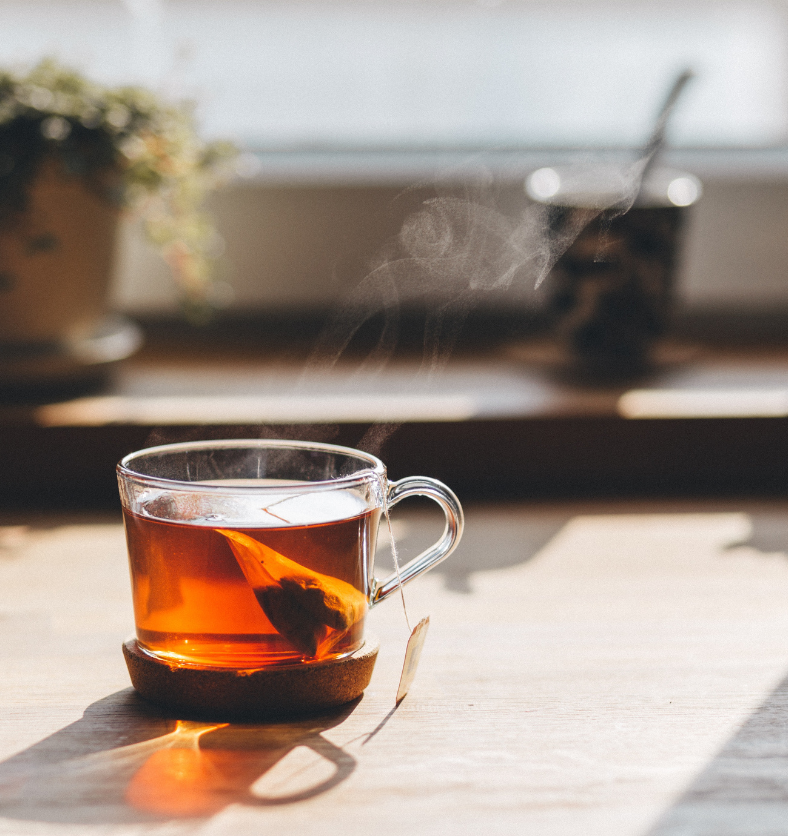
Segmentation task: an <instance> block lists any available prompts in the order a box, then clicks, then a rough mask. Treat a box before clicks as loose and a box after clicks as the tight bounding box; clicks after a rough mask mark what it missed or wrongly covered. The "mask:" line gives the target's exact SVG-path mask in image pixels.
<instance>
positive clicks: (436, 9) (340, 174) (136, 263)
mask: <svg viewBox="0 0 788 836" xmlns="http://www.w3.org/2000/svg"><path fill="white" fill-rule="evenodd" d="M0 9H1V10H2V17H3V27H2V31H0V64H2V65H6V66H12V67H14V66H19V65H25V64H28V65H29V64H32V63H34V62H35V61H37V60H39V59H40V58H41V57H42V56H45V55H51V56H55V57H57V58H59V59H60V60H61V61H62V62H64V63H66V64H70V65H73V66H76V67H78V68H79V69H81V70H83V71H84V72H86V73H87V74H88V75H90V76H91V77H94V78H96V79H97V80H99V81H102V82H106V83H111V84H126V83H140V84H144V85H146V86H149V87H151V88H152V89H154V90H157V91H160V92H162V93H164V94H166V95H168V96H171V97H173V98H176V99H189V100H192V101H194V102H195V104H196V115H197V118H198V123H199V125H200V126H201V130H202V133H203V135H205V136H206V138H215V137H222V138H230V139H232V140H234V141H235V142H237V143H238V144H239V145H240V147H241V148H242V149H243V150H244V152H245V154H246V156H245V157H244V158H243V161H242V162H243V165H242V167H241V168H242V174H243V175H244V178H243V180H241V181H239V182H236V183H235V184H234V185H233V186H231V187H229V188H227V189H225V190H224V191H223V192H222V193H221V194H220V195H219V196H218V197H216V198H215V200H214V209H215V210H216V212H217V214H218V224H219V227H220V230H221V233H222V235H223V237H224V239H225V242H226V252H225V259H224V271H225V274H224V277H225V278H226V280H227V282H228V285H229V286H230V287H231V289H232V290H231V291H226V292H225V299H224V302H225V304H228V305H229V306H230V307H231V308H236V309H239V310H244V311H249V310H250V308H259V309H261V310H267V311H272V310H293V309H298V308H299V307H300V308H303V307H304V306H309V307H313V308H319V307H320V306H325V305H330V304H333V303H334V302H335V300H336V299H337V296H338V294H341V292H342V290H343V289H344V288H346V287H350V286H352V285H353V284H354V283H355V282H357V281H358V280H359V278H360V276H361V275H363V265H364V264H366V262H367V260H368V259H369V258H370V257H371V256H372V255H373V254H374V252H375V251H376V250H377V248H378V247H379V246H380V244H381V243H382V242H383V241H385V240H386V239H387V238H388V237H390V236H391V235H392V234H393V233H395V232H396V231H397V230H398V228H399V225H400V224H401V221H402V215H403V213H404V210H403V209H402V207H401V205H400V206H396V205H394V204H393V200H394V199H395V198H396V197H397V196H398V195H400V194H401V192H402V190H403V188H407V187H409V186H412V185H413V184H416V183H424V182H430V181H432V180H434V179H435V178H436V177H437V178H441V177H443V178H449V179H452V178H453V179H454V180H455V181H463V180H466V179H472V178H473V177H474V176H477V175H478V174H479V172H480V171H483V172H484V173H485V174H487V175H489V174H490V173H491V174H492V176H494V177H495V178H496V180H497V181H498V182H501V183H504V184H507V185H508V186H509V187H510V188H511V189H512V190H513V192H512V194H513V195H515V196H516V198H512V200H514V199H520V200H521V199H522V197H521V196H522V182H523V180H524V177H525V175H527V173H528V172H529V171H531V170H533V169H534V168H538V167H539V166H540V165H545V164H553V163H555V162H556V160H558V161H560V160H561V159H562V155H563V156H566V155H567V154H569V155H571V154H572V153H575V154H576V153H577V152H578V151H583V150H594V151H598V150H599V149H611V148H612V149H626V148H632V147H637V146H639V145H641V144H642V143H643V142H644V141H645V139H646V138H647V136H648V134H649V131H650V129H651V125H652V122H653V119H654V116H655V113H656V111H657V110H658V108H659V106H660V104H661V101H662V99H663V98H664V95H665V91H666V89H667V87H668V86H669V84H670V82H671V80H672V78H673V77H674V76H675V75H676V73H677V72H678V71H680V70H681V69H682V68H684V67H691V68H692V69H693V70H694V72H695V74H696V77H695V79H694V80H693V82H692V83H691V84H690V85H689V86H688V88H687V91H686V94H685V95H684V97H683V98H682V101H681V102H680V104H679V107H678V109H677V112H676V114H675V118H674V119H673V121H672V123H671V126H670V131H669V141H670V145H671V150H670V152H669V154H668V155H667V156H666V158H665V161H666V162H668V163H670V164H672V165H675V166H677V167H679V168H684V169H687V170H689V171H691V172H693V173H694V174H696V175H698V176H699V177H700V178H701V179H702V181H703V184H704V198H703V200H702V201H701V202H700V203H699V204H698V206H697V207H696V208H695V211H694V212H693V215H692V227H691V231H690V234H689V237H688V241H687V245H686V251H685V255H684V257H683V259H682V263H681V265H680V269H681V279H680V282H679V286H678V290H679V294H680V298H681V300H682V305H683V309H685V310H695V311H698V310H700V311H712V310H713V311H715V312H717V313H742V312H743V311H745V310H746V311H747V312H749V313H753V314H755V313H769V314H774V310H775V306H778V307H780V308H782V309H786V310H788V285H787V284H786V281H785V278H784V272H785V265H786V264H787V263H788V236H786V235H785V232H784V231H785V230H786V228H788V200H787V199H786V198H788V192H786V186H788V154H787V153H786V150H785V147H786V139H787V138H788V55H787V51H788V4H786V3H783V2H779V1H778V0H733V1H732V2H713V3H712V2H706V0H692V1H691V2H681V3H679V2H670V0H664V2H653V0H649V2H645V1H643V2H641V0H620V2H599V1H598V0H594V2H582V0H576V2H575V1H573V0H561V1H560V2H551V3H541V2H531V1H530V0H475V2H473V1H472V0H341V1H338V2H330V3H326V2H318V1H317V0H222V2H211V0H36V2H35V3H29V2H24V1H23V0H3V1H2V3H0ZM510 202H511V200H510ZM392 207H393V208H392ZM528 285H529V283H528V282H516V283H514V284H513V285H512V286H511V288H509V290H508V292H507V293H506V294H503V295H501V294H497V295H496V294H493V295H492V296H489V297H487V298H485V299H484V300H481V302H480V304H482V305H487V306H491V307H499V308H506V309H508V310H511V309H512V306H518V307H521V308H525V309H528V308H531V307H533V305H534V304H538V301H539V300H538V298H536V297H535V296H534V293H533V287H532V286H528ZM435 292H436V293H438V294H440V290H439V289H438V288H436V289H435ZM114 298H115V303H116V305H117V306H118V307H119V308H121V309H122V310H126V311H129V312H133V313H137V314H145V315H151V314H161V313H164V312H175V311H176V310H177V304H178V303H177V297H176V293H175V289H174V287H173V285H172V282H171V281H169V279H168V276H167V270H166V268H165V267H164V265H163V264H162V263H161V262H160V260H159V259H158V258H157V257H156V256H155V255H154V254H153V253H152V252H151V251H149V250H148V249H147V248H146V246H145V245H144V244H143V243H142V239H141V237H140V236H138V235H136V234H135V233H134V231H133V230H129V231H128V232H127V234H126V237H125V239H124V247H123V252H122V258H121V261H120V263H119V267H118V272H117V279H116V283H115V290H114Z"/></svg>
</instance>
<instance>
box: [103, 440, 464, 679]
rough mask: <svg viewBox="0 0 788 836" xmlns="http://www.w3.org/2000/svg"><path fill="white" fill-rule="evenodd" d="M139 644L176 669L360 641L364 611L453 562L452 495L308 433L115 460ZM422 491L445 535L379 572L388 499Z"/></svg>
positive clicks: (309, 659) (321, 650)
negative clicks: (378, 543) (439, 513)
mask: <svg viewBox="0 0 788 836" xmlns="http://www.w3.org/2000/svg"><path fill="white" fill-rule="evenodd" d="M118 486H119V489H120V498H121V503H122V505H123V515H124V522H125V526H126V540H127V544H128V553H129V565H130V569H131V584H132V594H133V600H134V618H135V624H136V630H137V637H136V644H135V646H136V647H137V649H138V650H141V651H143V652H144V653H147V654H150V655H151V656H153V657H156V658H159V659H162V660H166V661H168V662H174V663H176V664H182V665H192V666H197V667H208V668H210V667H213V668H236V669H255V668H265V667H268V666H271V665H300V664H310V663H320V662H322V661H323V660H333V659H337V658H341V657H343V656H346V655H350V654H353V653H355V651H356V650H359V649H360V648H361V647H362V645H363V644H364V641H365V639H364V626H365V621H366V616H367V611H368V609H369V607H371V606H374V605H375V604H377V603H378V602H380V601H383V600H385V599H386V598H387V597H388V596H389V595H392V594H393V593H394V592H396V591H397V589H398V588H399V586H400V584H404V583H408V582H409V581H410V580H411V579H413V578H415V577H417V576H418V575H420V574H421V573H422V572H425V571H426V570H427V569H429V568H430V567H432V566H434V565H435V564H437V563H439V562H440V561H441V560H443V559H444V558H445V557H447V556H448V555H449V554H450V553H451V552H452V551H453V549H454V547H455V546H456V545H457V542H458V541H459V538H460V536H461V534H462V526H463V516H462V508H461V507H460V504H459V502H458V501H457V497H456V496H454V494H453V493H452V492H451V491H450V490H449V489H448V488H447V487H446V486H445V485H443V484H441V483H440V482H438V481H436V480H435V479H429V478H428V477H425V476H410V477H407V478H405V479H400V480H399V481H397V482H390V481H389V480H388V478H387V476H386V469H385V466H384V465H383V462H381V461H380V460H379V459H377V458H375V457H374V456H371V455H369V454H368V453H363V452H361V451H359V450H352V449H350V448H347V447H338V446H336V445H332V444H319V443H316V442H307V441H279V440H274V439H241V440H222V441H191V442H186V443H183V444H169V445H163V446H161V447H150V448H148V449H146V450H139V451H137V452H136V453H131V454H130V455H128V456H126V457H125V458H124V459H123V461H122V462H120V464H119V465H118ZM416 495H418V496H427V497H429V498H431V499H433V500H434V501H435V502H437V503H438V504H439V505H440V506H441V508H442V510H443V513H444V517H445V520H446V526H445V529H444V532H443V535H442V537H441V538H440V539H439V540H438V541H437V542H436V543H435V544H433V545H432V546H431V547H430V548H429V549H427V550H426V551H424V552H422V553H421V554H420V555H418V556H416V557H415V558H413V559H412V560H411V561H410V562H409V563H407V564H406V565H405V566H402V567H400V571H399V572H398V573H396V572H395V573H392V574H390V575H389V576H388V577H386V578H384V579H383V580H380V581H378V580H377V579H375V578H374V577H373V563H374V551H375V540H376V537H377V531H378V525H379V523H380V516H381V513H382V512H383V509H384V508H392V507H393V506H395V505H396V504H397V503H398V502H400V501H401V500H402V499H404V498H405V497H408V496H416Z"/></svg>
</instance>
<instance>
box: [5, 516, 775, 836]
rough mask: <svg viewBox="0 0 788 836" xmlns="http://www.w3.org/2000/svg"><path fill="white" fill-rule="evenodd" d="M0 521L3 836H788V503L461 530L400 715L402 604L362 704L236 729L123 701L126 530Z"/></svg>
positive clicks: (484, 522) (110, 523) (497, 522)
mask: <svg viewBox="0 0 788 836" xmlns="http://www.w3.org/2000/svg"><path fill="white" fill-rule="evenodd" d="M0 522H2V523H3V525H2V527H0V670H1V671H2V688H1V690H0V701H1V702H2V709H3V710H2V713H0V758H2V761H1V762H0V834H6V833H10V834H93V833H95V834H98V833H100V834H167V836H170V834H180V833H199V834H206V836H219V834H232V836H244V834H263V833H266V834H267V833H277V834H290V833H292V834H299V836H312V834H314V836H325V834H329V833H330V834H342V836H354V834H359V836H361V834H365V835H366V834H368V833H379V834H386V833H396V834H419V836H424V835H425V834H449V833H451V834H466V833H467V834H480V833H481V834H485V836H487V834H508V833H513V834H515V833H516V834H532V833H533V834H540V836H549V835H550V834H561V835H562V836H563V835H564V834H583V836H594V834H600V836H601V834H605V836H611V834H615V836H625V835H626V834H640V835H641V836H646V834H648V836H668V834H670V836H679V834H681V836H687V835H688V834H699V835H700V834H714V836H725V834H737V836H738V835H739V834H741V836H744V834H748V836H749V834H778V833H779V834H782V833H788V677H787V676H786V675H787V674H788V559H787V556H786V552H787V551H788V502H773V503H758V504H755V503H750V504H745V503H733V502H731V503H727V504H720V503H716V504H703V503H695V504H689V503H673V504H667V503H650V504H648V505H635V504H631V503H630V504H626V503H619V504H616V505H602V504H589V505H585V506H578V505H568V504H555V505H528V504H516V505H509V506H506V505H490V506H486V507H485V506H478V507H471V508H469V509H468V527H467V535H466V538H465V540H464V542H463V544H462V546H461V547H460V549H459V550H458V552H457V553H456V555H455V556H453V557H452V558H450V560H449V561H447V563H446V564H444V565H443V566H442V567H439V568H438V569H437V570H436V571H435V572H433V573H432V574H431V575H430V576H427V577H426V578H423V579H421V580H420V581H418V582H416V583H414V584H413V585H411V586H410V587H408V588H407V590H406V600H407V605H408V612H409V615H410V619H411V622H415V621H416V620H417V619H418V618H420V617H421V616H423V615H425V614H427V613H429V614H430V615H431V618H432V625H431V629H430V634H429V636H428V639H427V644H426V647H425V651H424V656H423V658H422V664H421V669H420V670H419V673H418V675H417V678H416V682H415V684H414V686H413V689H412V691H411V693H410V694H409V695H408V697H407V698H406V699H405V700H404V702H403V703H401V704H400V706H399V708H396V709H395V708H394V693H395V690H396V684H397V678H398V674H399V667H400V666H401V663H402V654H403V650H404V643H405V639H406V635H407V630H406V627H405V622H404V617H403V613H402V608H401V606H400V604H399V602H398V601H397V599H396V598H392V599H391V601H389V602H387V603H386V604H385V605H382V606H381V607H380V608H379V609H378V610H375V611H374V612H373V613H372V616H371V620H372V629H373V630H374V632H375V633H376V634H377V635H378V636H379V637H380V639H381V641H382V646H383V649H382V652H381V657H380V659H379V663H378V666H377V668H376V671H375V674H374V676H373V679H372V683H371V685H370V687H369V689H368V690H367V692H366V694H365V696H364V697H363V699H362V700H361V701H360V702H359V703H358V704H356V705H352V706H350V707H348V708H347V710H345V711H342V712H339V713H336V714H334V715H333V716H329V717H323V718H317V719H314V720H306V721H302V722H295V723H281V724H272V725H235V726H217V725H210V724H205V723H194V722H178V721H177V718H168V717H166V716H164V715H163V714H162V713H161V712H159V711H158V710H156V709H155V708H152V707H150V706H147V705H146V704H144V703H143V702H142V701H141V700H139V699H138V698H137V697H136V696H135V694H134V692H133V691H132V690H131V689H130V687H129V681H128V677H127V673H126V670H125V666H124V663H123V659H122V657H121V652H120V646H121V641H122V640H123V639H124V638H125V637H126V636H127V635H128V634H129V633H130V632H131V629H132V614H131V605H130V595H129V589H128V577H127V569H126V559H125V546H124V539H123V532H122V529H121V526H120V524H119V522H118V520H117V518H116V517H114V516H106V517H101V516H95V515H93V516H85V517H83V518H79V517H74V516H71V517H70V518H65V517H58V516H53V515H48V516H38V517H35V516H28V517H20V516H16V517H12V516H8V515H6V516H5V517H3V518H2V519H0ZM438 527H439V522H438V520H437V517H436V516H433V515H431V514H429V513H428V512H427V511H424V510H422V509H417V510H415V511H408V510H407V509H405V510H402V511H401V512H400V511H399V509H398V512H397V520H396V527H395V532H396V534H397V536H398V539H400V540H401V541H402V543H403V547H404V548H405V550H406V551H407V550H408V549H410V550H412V549H413V548H415V547H417V546H418V544H419V543H420V542H424V541H429V540H430V539H432V538H433V537H434V535H435V532H436V529H438ZM381 560H382V561H385V557H384V556H382V557H381Z"/></svg>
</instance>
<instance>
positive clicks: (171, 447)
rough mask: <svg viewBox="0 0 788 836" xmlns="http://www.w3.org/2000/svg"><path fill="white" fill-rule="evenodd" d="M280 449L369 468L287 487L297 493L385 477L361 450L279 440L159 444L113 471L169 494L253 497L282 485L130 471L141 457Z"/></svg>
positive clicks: (128, 457) (375, 460)
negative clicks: (352, 460) (342, 457)
mask: <svg viewBox="0 0 788 836" xmlns="http://www.w3.org/2000/svg"><path fill="white" fill-rule="evenodd" d="M212 447H213V448H223V449H230V448H242V447H248V448H255V447H257V448H269V449H270V448H280V449H286V448H291V449H296V450H314V451H317V452H324V453H339V454H342V455H346V456H352V457H353V458H357V459H362V460H366V461H367V462H369V464H370V467H369V468H366V469H362V470H357V471H354V472H353V473H351V474H349V475H347V476H340V477H337V478H336V479H323V480H318V481H314V482H307V481H303V482H301V481H294V482H292V483H291V484H289V485H287V487H292V488H297V489H298V490H299V491H320V490H331V489H335V488H348V487H352V486H353V485H356V484H362V483H363V482H365V481H368V480H369V479H370V477H371V476H374V477H376V478H377V479H380V478H385V477H386V466H385V465H384V464H383V462H382V461H381V460H380V459H379V458H378V457H377V456H373V455H372V454H371V453H365V452H363V451H361V450H356V449H354V448H353V447H343V446H341V445H339V444H325V443H323V442H320V441H295V440H288V439H280V438H263V439H260V438H228V439H216V440H213V441H212V440H204V441H181V442H175V443H173V444H159V445H156V446H154V447H143V448H142V449H141V450H135V451H134V452H132V453H128V454H127V455H125V456H124V457H123V458H122V459H121V460H120V462H118V464H117V466H116V468H115V470H116V472H117V474H118V475H119V476H122V477H123V478H124V479H129V480H132V481H135V482H144V483H145V484H146V485H151V486H154V487H161V488H166V489H169V490H188V491H192V492H194V491H205V492H208V493H214V494H234V495H238V494H239V493H240V494H256V493H269V492H280V493H281V491H282V488H283V485H281V484H279V485H272V484H267V485H232V486H231V485H217V484H215V483H214V484H208V483H207V482H200V481H199V480H197V481H194V482H187V481H185V480H183V479H167V478H165V477H163V476H148V475H146V474H145V473H140V472H139V471H138V470H134V469H133V467H131V466H130V465H131V463H132V461H133V460H134V459H135V458H138V457H140V456H142V455H150V454H156V453H177V452H181V451H184V452H186V451H189V450H205V449H210V448H212Z"/></svg>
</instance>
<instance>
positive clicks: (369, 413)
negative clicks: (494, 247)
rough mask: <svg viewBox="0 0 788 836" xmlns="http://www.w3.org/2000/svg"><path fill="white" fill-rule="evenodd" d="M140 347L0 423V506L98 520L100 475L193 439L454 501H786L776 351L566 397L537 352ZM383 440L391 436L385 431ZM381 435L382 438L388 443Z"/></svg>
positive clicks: (162, 337) (550, 357)
mask: <svg viewBox="0 0 788 836" xmlns="http://www.w3.org/2000/svg"><path fill="white" fill-rule="evenodd" d="M304 348H305V346H303V347H302V346H299V345H297V344H294V345H289V346H282V345H279V346H278V347H276V346H272V345H270V344H269V346H268V347H266V346H265V345H264V344H261V343H258V344H255V343H254V341H251V342H248V343H243V342H238V341H235V342H234V341H233V340H232V339H229V338H228V339H227V341H225V342H224V343H222V342H221V341H214V342H210V341H208V340H205V339H203V340H195V339H193V338H188V337H187V338H184V337H182V336H181V337H174V336H172V335H170V336H169V337H168V336H166V334H165V332H164V331H161V332H160V333H159V337H158V338H156V337H155V335H154V337H152V338H151V339H150V340H149V342H148V344H147V346H146V347H145V349H144V350H143V351H141V352H140V353H139V354H138V355H137V356H136V357H134V358H131V359H130V360H128V361H126V363H125V364H124V365H123V366H122V367H121V368H120V369H118V370H117V372H116V374H115V376H114V377H113V379H112V380H111V382H110V383H109V385H108V386H107V387H106V388H105V389H104V390H103V391H100V392H93V393H90V394H83V395H81V396H71V397H67V398H66V397H61V398H58V399H53V400H52V402H49V403H39V404H38V405H31V406H25V407H23V406H10V405H6V406H5V407H2V408H0V423H2V425H3V442H2V448H3V449H2V453H3V456H4V462H5V465H4V467H5V472H6V474H7V476H6V480H4V484H5V486H6V487H5V488H2V487H0V499H2V501H4V502H5V503H6V504H15V505H20V504H21V505H24V506H28V507H29V506H31V505H32V506H34V507H38V506H40V505H63V504H65V505H72V506H73V505H77V506H79V507H82V506H91V505H92V506H102V505H104V506H106V505H111V506H112V505H114V504H115V496H116V493H115V487H114V465H115V463H116V462H117V461H118V460H119V459H120V458H121V457H122V456H123V455H125V454H126V453H128V452H130V451H132V450H134V449H138V448H140V447H145V446H150V445H153V444H159V443H168V442H173V441H178V440H184V439H198V438H205V437H213V438H222V437H249V436H251V437H259V436H272V437H296V438H304V439H312V440H318V441H330V442H332V443H338V444H343V445H346V446H358V445H359V444H367V443H369V442H370V439H373V444H374V443H376V442H375V441H374V439H375V437H376V433H375V432H372V433H370V429H371V428H372V427H374V426H375V425H380V424H384V425H386V426H385V427H384V430H383V432H382V434H381V433H378V434H377V435H378V440H379V441H381V439H382V441H381V446H380V447H379V448H376V449H378V451H379V452H380V454H381V456H382V458H383V459H384V460H385V461H386V463H387V464H388V465H389V472H390V473H391V475H392V478H400V477H402V476H405V475H408V474H412V473H425V474H429V475H432V476H435V477H437V478H441V479H443V480H444V481H445V482H447V483H448V484H451V485H452V486H453V487H455V488H456V489H457V491H458V493H459V494H460V495H461V496H463V497H466V498H469V499H470V498H516V497H524V496H528V497H532V498H533V497H544V498H547V497H556V496H559V497H584V496H597V497H598V496H607V497H611V496H676V495H679V496H700V495H702V496H726V495H728V496H730V495H740V494H754V495H764V496H766V495H774V494H780V493H783V492H784V491H785V490H786V488H788V477H786V471H785V467H784V464H783V462H784V460H785V459H786V457H787V456H788V433H786V432H785V428H786V423H787V422H788V346H786V345H785V344H782V345H776V346H771V347H769V346H758V345H755V344H751V345H746V344H742V345H739V346H738V347H733V348H721V347H719V345H715V344H714V343H713V342H706V343H704V342H702V341H695V342H688V341H684V342H680V341H677V340H676V341H673V342H667V343H665V344H664V345H663V346H662V347H661V349H660V351H659V354H658V364H657V367H656V369H655V370H654V372H653V373H652V374H651V375H649V376H647V377H643V378H641V379H638V380H632V381H625V382H620V383H617V384H614V383H611V384H607V385H597V386H591V385H587V384H586V385H583V384H581V383H578V382H576V381H572V380H571V379H570V378H569V377H568V376H567V375H566V374H565V371H564V369H563V368H562V367H561V365H560V363H559V362H558V356H557V354H556V351H555V349H554V348H553V347H552V346H551V345H550V344H549V343H545V342H544V341H541V340H538V339H535V338H534V339H519V340H508V341H501V342H499V343H498V344H494V343H493V342H492V341H491V343H490V345H489V347H488V348H487V349H485V350H480V349H478V348H477V349H475V350H467V351H462V350H461V351H459V352H458V353H457V354H456V355H455V356H454V357H453V358H452V359H451V360H450V361H449V362H448V363H447V365H446V366H445V368H444V369H443V370H442V371H441V372H440V373H436V374H435V375H433V376H432V377H428V376H426V375H425V374H424V373H423V372H421V371H420V365H421V353H420V352H417V353H414V354H411V355H408V354H405V355H403V356H401V357H399V358H396V359H395V360H394V361H393V362H392V363H390V364H389V365H388V366H386V367H385V368H384V369H382V370H381V371H380V372H379V373H373V372H372V371H366V372H365V371H362V372H359V367H358V364H357V362H356V361H354V360H353V358H351V359H349V360H346V361H342V362H340V363H338V364H337V365H336V366H334V367H330V368H329V367H326V368H322V369H314V370H313V371H311V372H307V373H306V374H304V367H305V360H306V358H307V356H308V353H307V352H306V351H305V350H303V349H304ZM392 425H393V426H392ZM389 430H390V431H391V432H390V433H389Z"/></svg>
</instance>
